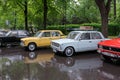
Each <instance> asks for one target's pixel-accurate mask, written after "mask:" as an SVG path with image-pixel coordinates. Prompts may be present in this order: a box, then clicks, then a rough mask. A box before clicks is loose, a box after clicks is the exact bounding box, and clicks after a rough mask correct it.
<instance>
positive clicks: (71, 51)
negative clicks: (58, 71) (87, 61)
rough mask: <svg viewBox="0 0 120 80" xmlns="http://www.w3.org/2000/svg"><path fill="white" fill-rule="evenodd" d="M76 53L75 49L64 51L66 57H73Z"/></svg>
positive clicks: (70, 48)
mask: <svg viewBox="0 0 120 80" xmlns="http://www.w3.org/2000/svg"><path fill="white" fill-rule="evenodd" d="M74 52H75V51H74V49H73V47H67V48H66V49H65V51H64V53H65V55H66V56H72V55H73V54H74Z"/></svg>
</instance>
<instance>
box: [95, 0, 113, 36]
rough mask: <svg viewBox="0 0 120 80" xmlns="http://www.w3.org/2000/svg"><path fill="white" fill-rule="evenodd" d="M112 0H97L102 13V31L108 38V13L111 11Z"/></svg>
mask: <svg viewBox="0 0 120 80" xmlns="http://www.w3.org/2000/svg"><path fill="white" fill-rule="evenodd" d="M111 1H112V0H107V2H105V0H95V2H96V4H97V6H98V8H99V10H100V14H101V24H102V33H103V35H104V36H105V37H106V38H107V37H108V15H109V11H110V4H111Z"/></svg>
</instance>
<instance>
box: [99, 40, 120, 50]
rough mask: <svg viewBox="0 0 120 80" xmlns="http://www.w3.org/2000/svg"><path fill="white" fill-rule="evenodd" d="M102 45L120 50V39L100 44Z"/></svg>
mask: <svg viewBox="0 0 120 80" xmlns="http://www.w3.org/2000/svg"><path fill="white" fill-rule="evenodd" d="M99 44H100V45H104V46H112V47H119V48H120V38H117V39H111V40H105V41H102V42H100V43H99Z"/></svg>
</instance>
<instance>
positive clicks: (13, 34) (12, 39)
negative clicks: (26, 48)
mask: <svg viewBox="0 0 120 80" xmlns="http://www.w3.org/2000/svg"><path fill="white" fill-rule="evenodd" d="M17 36H18V33H17V31H11V33H10V34H9V35H7V36H6V37H5V38H6V39H5V40H6V41H5V42H8V43H9V42H16V37H17Z"/></svg>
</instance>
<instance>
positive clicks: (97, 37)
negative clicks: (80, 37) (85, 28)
mask: <svg viewBox="0 0 120 80" xmlns="http://www.w3.org/2000/svg"><path fill="white" fill-rule="evenodd" d="M91 38H92V39H102V37H101V36H100V34H99V33H91Z"/></svg>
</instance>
